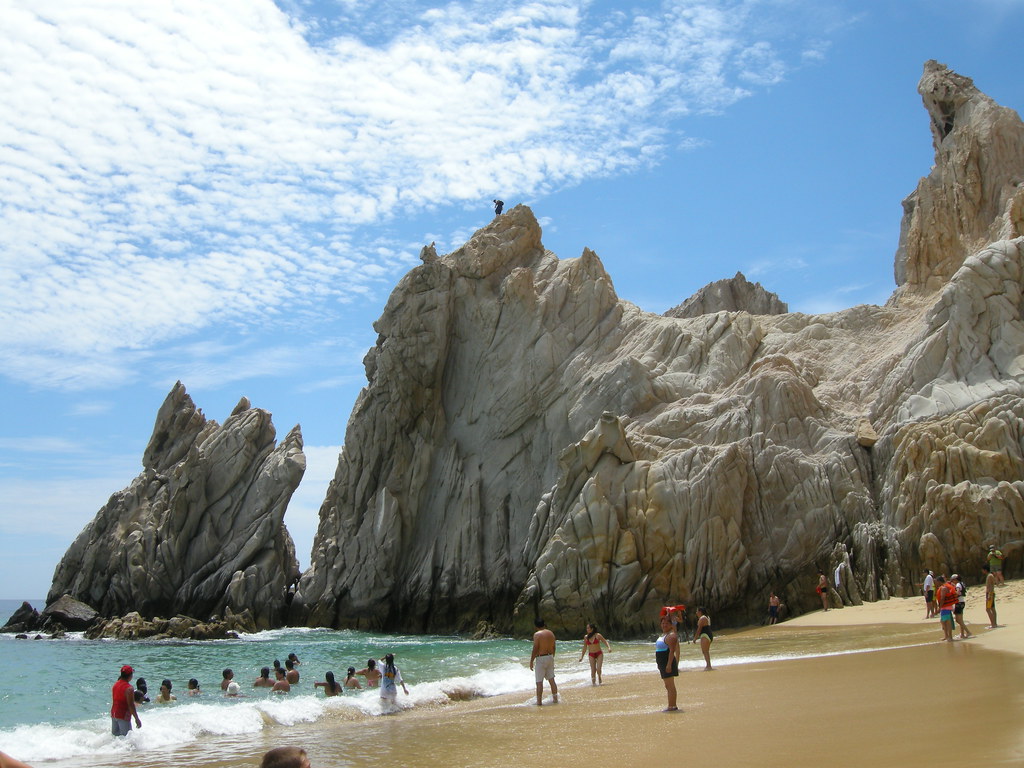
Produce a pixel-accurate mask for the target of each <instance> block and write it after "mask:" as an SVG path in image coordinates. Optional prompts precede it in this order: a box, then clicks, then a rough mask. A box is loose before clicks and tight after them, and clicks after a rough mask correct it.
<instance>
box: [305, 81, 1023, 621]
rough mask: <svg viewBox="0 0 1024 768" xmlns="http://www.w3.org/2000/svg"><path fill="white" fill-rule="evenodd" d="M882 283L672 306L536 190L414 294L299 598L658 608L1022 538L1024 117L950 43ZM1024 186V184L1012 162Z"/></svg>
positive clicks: (453, 609)
mask: <svg viewBox="0 0 1024 768" xmlns="http://www.w3.org/2000/svg"><path fill="white" fill-rule="evenodd" d="M920 89H921V92H922V96H923V98H924V101H925V106H926V108H927V109H928V112H929V115H930V116H931V118H932V129H933V133H934V136H935V139H936V166H935V168H934V169H933V170H932V172H931V174H930V176H929V177H928V178H927V179H925V180H923V181H922V182H921V185H919V187H918V190H917V192H915V193H914V194H913V195H911V197H910V198H908V201H907V203H906V204H905V208H906V215H905V217H904V221H903V229H902V236H901V242H900V245H899V251H898V253H897V259H896V273H897V282H898V286H899V287H898V288H897V291H896V293H895V294H894V296H893V298H892V300H891V301H890V302H889V303H888V304H887V306H885V307H875V306H859V307H854V308H852V309H849V310H846V311H843V312H837V313H832V314H828V315H819V316H810V315H803V314H795V313H785V314H767V313H764V312H763V311H762V310H761V309H760V308H757V311H758V314H756V315H754V314H751V313H750V309H749V308H748V309H746V310H740V311H735V310H733V309H729V310H724V309H723V310H721V311H709V310H712V309H713V307H710V306H705V307H704V308H703V309H702V312H701V313H700V314H697V315H696V316H688V317H665V316H657V315H652V314H649V313H646V312H643V311H641V310H640V309H638V308H637V307H635V306H633V305H632V304H630V303H628V302H626V301H622V300H620V299H619V298H618V297H617V296H616V295H615V291H614V289H613V287H612V283H611V280H610V279H609V277H608V275H607V274H606V273H605V271H604V268H603V267H602V265H601V262H600V260H599V259H598V257H597V256H596V255H595V254H594V253H593V252H592V251H590V250H584V251H583V254H582V256H580V258H578V259H570V260H559V259H558V258H556V257H555V256H554V255H553V254H552V253H550V252H548V251H546V250H545V249H544V247H543V245H542V244H541V233H540V228H539V227H538V225H537V222H536V220H535V219H534V217H533V215H532V213H531V212H530V211H529V209H527V208H525V207H522V206H517V207H516V208H514V209H513V210H511V211H509V212H507V213H506V214H504V215H502V216H498V217H496V218H495V219H494V221H493V222H492V223H491V224H489V225H488V226H487V227H485V228H484V229H482V230H480V231H479V232H477V233H476V234H475V235H474V236H473V237H472V239H470V241H469V242H468V243H466V245H464V246H463V247H462V248H460V249H458V250H456V251H455V252H453V253H450V254H446V255H443V256H437V254H436V253H435V252H434V249H433V248H427V249H424V255H423V259H422V260H423V264H422V265H420V266H417V267H416V268H414V269H413V270H412V271H410V272H409V273H408V274H407V275H406V276H405V277H404V278H403V279H402V280H401V282H400V283H399V284H398V286H397V287H396V288H395V290H394V292H393V293H392V295H391V297H390V299H389V301H388V304H387V306H386V307H385V309H384V312H383V314H382V316H381V318H380V319H379V320H378V321H377V323H376V324H375V329H376V330H377V332H378V334H379V337H378V341H377V344H376V346H375V347H374V348H373V349H371V350H370V351H369V353H368V354H367V355H366V358H365V361H364V362H365V367H366V375H367V379H368V383H367V386H366V388H365V389H364V390H363V391H362V393H361V394H360V396H359V399H358V401H357V402H356V405H355V408H354V410H353V412H352V415H351V418H350V420H349V423H348V426H347V429H346V435H345V447H344V451H343V453H342V455H341V457H340V460H339V464H338V468H337V471H336V474H335V477H334V480H333V482H332V484H331V486H330V488H329V490H328V494H327V498H326V499H325V501H324V504H323V506H322V508H321V511H320V525H319V529H318V532H317V535H316V539H315V541H314V546H313V552H312V558H311V560H312V563H311V567H310V569H309V570H308V571H307V572H306V573H305V574H304V575H303V578H302V580H301V583H300V586H299V590H298V593H297V595H296V598H295V600H294V602H293V604H292V613H291V618H292V620H293V621H295V622H299V623H307V624H310V625H326V626H334V627H343V626H350V627H368V628H402V629H405V630H407V631H416V630H452V629H455V630H472V628H474V627H476V626H477V625H478V622H479V621H481V620H482V621H486V622H488V623H489V624H491V625H493V626H496V627H497V628H499V629H501V630H505V631H507V630H517V631H524V630H527V629H528V628H529V627H530V626H531V625H532V620H533V617H534V615H536V614H542V615H544V616H545V617H546V619H547V621H548V624H549V626H552V627H553V628H555V629H556V630H571V631H577V630H578V629H579V628H580V627H581V626H583V623H584V622H585V621H588V620H594V621H596V622H597V623H598V624H599V625H601V626H602V627H606V628H607V629H608V630H609V631H611V632H614V633H616V634H619V635H622V634H629V633H639V632H647V631H649V630H650V629H651V619H652V616H655V615H656V611H657V608H658V607H659V606H661V605H664V604H674V603H677V602H684V603H687V604H704V605H706V606H708V608H709V610H710V611H711V612H712V614H713V615H715V617H716V622H718V623H720V624H721V623H726V624H728V623H739V622H745V621H750V620H756V619H759V618H760V617H761V616H762V615H763V612H764V606H765V605H766V604H767V597H768V593H769V590H774V591H776V592H777V593H778V594H779V595H780V596H781V597H782V598H783V601H784V602H785V603H786V604H787V606H788V607H789V608H790V609H791V610H793V611H795V612H798V613H799V612H800V611H802V610H808V609H811V608H814V607H816V605H817V596H816V595H815V594H814V590H813V587H814V584H815V583H816V573H817V571H818V569H821V570H823V571H825V572H826V573H827V574H829V578H830V579H831V574H832V573H833V571H834V569H835V568H836V566H837V565H841V566H842V568H841V573H842V574H843V579H844V583H843V586H842V589H841V591H840V592H837V593H835V594H834V595H833V599H834V600H836V601H838V600H840V599H842V600H843V601H846V602H856V601H859V600H860V599H862V598H863V599H878V598H880V597H885V596H887V595H888V594H890V593H898V594H904V595H907V594H916V592H917V590H918V587H917V582H919V579H920V577H919V574H920V572H921V569H922V568H924V567H928V568H932V569H934V570H936V571H945V572H947V573H948V572H950V571H952V570H957V571H959V572H960V573H961V574H965V575H967V576H968V577H969V578H970V577H971V575H972V574H976V573H977V572H978V565H979V564H980V562H981V555H982V552H983V548H984V547H985V546H986V545H987V544H989V543H998V544H1000V545H1001V546H1002V548H1003V551H1004V552H1005V553H1006V554H1007V560H1006V563H1005V568H1006V570H1007V571H1008V572H1009V573H1011V574H1018V573H1020V572H1021V570H1022V555H1024V399H1022V394H1024V393H1022V387H1024V317H1022V311H1024V238H1021V237H1020V235H1021V228H1020V222H1021V218H1022V217H1021V210H1022V204H1021V192H1020V187H1019V180H1020V179H1021V178H1022V177H1024V153H1022V152H1021V150H1020V148H1021V146H1024V126H1022V125H1021V122H1020V120H1019V118H1018V117H1017V116H1016V114H1015V113H1013V112H1012V111H1010V110H1007V109H1003V108H1000V107H997V106H995V105H994V104H993V103H992V102H991V101H990V100H989V99H987V97H985V96H983V95H982V94H980V93H979V92H978V91H977V90H976V89H974V87H973V85H972V84H971V83H970V81H969V80H967V79H966V78H962V77H960V76H958V75H956V74H954V73H952V72H949V70H947V69H945V68H944V67H941V66H940V65H938V64H935V63H934V62H929V63H928V64H927V65H926V68H925V75H924V77H923V78H922V81H921V88H920ZM1015 185H1017V186H1015Z"/></svg>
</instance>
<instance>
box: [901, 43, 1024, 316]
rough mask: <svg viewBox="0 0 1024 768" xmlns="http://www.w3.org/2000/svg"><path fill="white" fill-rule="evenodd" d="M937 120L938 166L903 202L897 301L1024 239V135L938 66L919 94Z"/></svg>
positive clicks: (1016, 123) (927, 73)
mask: <svg viewBox="0 0 1024 768" xmlns="http://www.w3.org/2000/svg"><path fill="white" fill-rule="evenodd" d="M917 90H918V92H919V93H920V94H921V98H922V99H923V101H924V106H925V109H927V110H928V115H929V117H930V118H931V129H932V143H933V144H934V146H935V166H934V167H933V168H932V171H931V173H930V174H928V176H927V177H926V178H924V179H921V182H920V183H919V184H918V185H917V189H916V190H915V191H914V192H913V193H912V194H911V195H910V196H909V197H907V199H906V200H904V201H903V210H904V216H903V223H902V226H901V231H900V244H899V250H898V251H897V252H896V269H895V272H896V284H897V285H898V286H900V291H899V292H898V293H897V296H900V295H903V294H915V293H932V292H934V291H937V290H940V289H941V288H942V286H943V285H945V283H946V281H948V280H949V279H950V277H952V276H953V273H955V272H956V271H957V270H958V269H959V268H960V265H961V264H963V262H964V259H965V258H967V256H969V255H971V254H972V253H974V252H976V251H977V250H979V249H980V248H982V247H983V246H984V245H986V244H987V243H990V242H993V241H996V240H1010V239H1013V238H1015V237H1020V236H1021V235H1024V133H1022V132H1021V129H1020V126H1021V122H1020V117H1019V116H1018V115H1017V113H1016V112H1014V111H1013V110H1012V109H1007V108H1006V107H1000V106H999V105H998V104H996V103H995V102H994V101H992V99H990V98H989V97H988V96H986V95H985V94H983V93H981V91H979V90H978V89H977V88H975V86H974V83H973V82H972V81H971V79H970V78H969V77H962V76H961V75H958V74H956V73H955V72H952V71H950V70H949V69H947V68H946V67H945V66H943V65H942V64H939V63H938V62H936V61H929V62H928V63H927V64H925V68H924V76H923V77H922V78H921V82H920V83H919V84H918V87H917Z"/></svg>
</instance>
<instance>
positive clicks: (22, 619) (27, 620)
mask: <svg viewBox="0 0 1024 768" xmlns="http://www.w3.org/2000/svg"><path fill="white" fill-rule="evenodd" d="M42 626H43V619H42V617H40V615H39V611H37V610H36V609H35V608H33V607H32V606H31V604H29V603H28V602H23V603H22V604H21V607H20V608H18V610H16V611H15V612H14V613H12V614H11V618H9V619H8V620H7V623H6V624H4V625H3V627H0V632H35V631H36V630H37V629H41V628H42Z"/></svg>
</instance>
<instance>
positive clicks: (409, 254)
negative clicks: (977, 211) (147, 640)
mask: <svg viewBox="0 0 1024 768" xmlns="http://www.w3.org/2000/svg"><path fill="white" fill-rule="evenodd" d="M0 14H2V17H3V19H4V23H3V25H0V402H2V403H3V406H2V414H3V415H2V419H0V598H5V599H33V600H39V599H41V598H43V597H44V596H45V594H46V592H47V590H48V589H49V585H50V581H51V579H52V576H53V570H54V568H55V567H56V565H57V563H58V561H59V560H60V558H61V556H62V555H63V553H64V552H65V550H66V549H67V547H68V546H69V545H70V543H71V542H72V541H73V540H74V538H75V536H77V535H78V533H79V532H80V531H81V530H82V528H84V527H85V525H86V524H87V523H88V522H89V521H90V520H92V518H93V517H94V515H95V514H96V512H97V510H98V509H99V508H100V507H101V506H102V505H103V504H104V503H105V502H106V500H107V498H108V497H109V496H110V495H111V494H112V493H114V492H116V491H119V490H121V489H122V488H125V487H126V486H128V485H129V484H130V483H131V481H132V480H133V479H134V477H135V476H136V475H137V474H138V473H139V472H140V471H141V460H142V454H143V451H144V450H145V447H146V444H147V442H148V440H149V437H150V435H151V433H152V429H153V422H154V419H155V417H156V413H157V410H158V408H159V407H160V404H161V403H162V402H163V400H164V398H165V397H166V395H167V393H168V392H169V391H170V390H171V388H172V386H173V385H174V383H175V382H176V381H178V380H180V381H182V382H183V383H184V385H185V387H186V389H187V390H188V392H189V394H190V395H191V396H192V398H193V400H194V401H195V403H196V405H197V406H198V407H200V408H201V409H202V410H203V412H204V413H205V414H206V415H207V416H208V417H209V418H213V419H216V420H218V421H221V422H222V421H223V420H224V419H226V418H227V416H228V415H229V414H230V412H231V410H232V408H233V407H234V405H235V404H236V403H237V402H238V400H239V399H240V398H241V397H242V396H246V397H248V398H250V400H251V401H252V404H253V405H254V406H255V407H259V408H264V409H266V410H268V411H270V412H271V413H272V414H273V417H274V424H275V426H276V428H277V432H278V435H279V436H280V437H282V438H283V436H284V435H285V434H286V433H287V432H288V430H289V429H291V427H292V426H294V425H295V424H301V427H302V433H303V437H304V440H305V453H306V456H307V462H308V467H307V471H306V476H305V478H304V479H303V482H302V484H301V485H300V487H299V489H298V491H297V492H296V494H295V496H294V497H293V500H292V503H291V505H290V506H289V509H288V512H287V514H286V516H285V523H286V525H287V526H288V528H289V530H290V532H291V533H292V536H293V538H294V539H295V542H296V548H297V550H298V555H299V559H300V563H301V565H302V567H303V568H305V567H307V566H308V563H309V552H310V547H311V545H312V539H313V534H314V532H315V529H316V524H317V514H318V509H319V506H320V503H321V501H322V500H323V497H324V495H325V492H326V487H327V483H328V481H329V479H330V477H331V476H332V475H333V473H334V469H335V466H336V464H337V458H338V454H339V452H340V450H341V445H342V442H343V439H344V430H345V424H346V422H347V420H348V416H349V413H350V412H351V409H352V406H353V404H354V402H355V399H356V396H357V395H358V393H359V390H360V388H361V387H362V386H363V385H364V384H365V382H366V379H365V375H364V372H363V366H362V357H363V355H364V354H365V352H366V350H367V349H369V348H370V347H371V346H372V345H373V344H374V342H375V339H376V334H375V333H374V331H373V328H372V323H373V321H374V320H376V319H377V317H379V315H380V313H381V310H382V309H383V306H384V303H385V302H386V300H387V297H388V294H389V293H390V291H391V289H392V288H393V287H394V285H395V284H396V283H397V281H398V280H399V279H400V278H401V276H402V275H403V274H405V273H406V272H407V271H408V270H409V269H410V268H412V267H414V266H416V264H418V263H419V261H418V254H419V250H420V248H421V247H422V246H423V245H425V244H427V243H430V242H432V241H435V242H436V243H437V250H438V252H439V253H446V252H449V251H451V250H454V249H455V248H457V247H458V246H459V245H461V244H462V243H463V242H464V241H465V240H466V239H468V237H469V236H470V235H471V234H472V233H473V232H474V231H475V230H476V229H478V228H480V227H482V226H484V225H486V224H487V223H488V222H489V221H490V220H491V218H492V216H493V210H492V205H491V200H492V199H493V198H501V199H503V200H504V201H505V204H506V207H511V206H513V205H516V204H518V203H524V204H527V205H529V206H530V207H531V208H532V210H533V212H534V214H535V215H536V216H537V218H538V220H539V221H540V223H541V225H542V227H543V232H544V234H543V241H544V244H545V246H546V247H547V248H548V249H550V250H552V251H554V252H555V253H556V254H557V255H558V256H559V257H560V258H575V257H577V256H579V255H580V253H581V252H582V250H583V249H584V248H585V247H588V248H591V249H593V250H594V251H595V252H596V253H597V254H598V255H599V257H600V258H601V260H602V262H603V263H604V265H605V269H606V270H607V271H608V273H609V275H610V276H611V278H612V281H613V283H614V285H615V288H616V290H617V292H618V294H619V296H620V297H621V298H623V299H626V300H628V301H631V302H633V303H635V304H637V305H638V306H639V307H641V308H642V309H645V310H648V311H651V312H658V313H660V312H664V311H665V310H666V309H668V308H670V307H672V306H675V305H677V304H679V303H681V302H682V301H683V300H685V299H686V298H687V297H689V296H690V295H692V294H693V293H694V292H696V291H697V290H698V289H700V288H701V287H702V286H704V285H706V284H707V283H709V282H712V281H714V280H719V279H722V278H726V277H732V276H733V275H734V274H736V272H743V274H744V275H746V276H747V278H748V279H751V280H756V281H758V282H760V283H761V284H762V285H764V286H765V287H766V288H768V289H769V290H771V291H774V292H776V293H777V294H779V296H780V298H781V299H782V300H783V301H785V302H787V303H788V304H789V307H790V309H791V310H793V311H799V312H807V313H821V312H832V311H837V310H840V309H844V308H847V307H850V306H854V305H857V304H864V303H873V304H880V303H884V302H885V301H886V299H887V298H888V297H889V295H890V294H891V293H892V291H893V290H894V288H895V284H894V281H893V255H894V253H895V250H896V245H897V238H898V234H899V224H900V217H901V215H902V208H901V205H900V203H901V200H902V199H903V198H904V197H906V196H907V195H908V194H909V193H910V192H912V191H913V189H914V187H915V186H916V184H917V181H918V179H919V178H920V177H922V176H924V175H926V174H927V173H928V171H929V169H930V166H931V164H932V160H933V149H932V145H931V134H930V132H929V128H928V117H927V114H926V113H925V111H924V109H923V107H922V106H921V100H920V97H919V96H918V94H917V92H916V87H917V82H918V80H919V78H920V76H921V72H922V67H923V64H924V62H925V61H926V60H928V59H937V60H939V61H941V62H943V63H945V64H947V65H948V66H950V67H951V68H953V69H954V70H956V71H957V72H959V73H960V74H962V75H966V76H968V77H971V78H973V79H974V81H975V84H976V85H977V86H978V87H979V88H980V89H981V90H982V91H983V92H984V93H986V94H988V95H989V96H991V97H992V98H993V99H995V100H996V101H997V102H998V103H1000V104H1002V105H1004V106H1008V107H1011V108H1013V109H1016V110H1018V111H1020V110H1021V109H1024V78H1022V77H1021V73H1022V72H1024V46H1021V45H1020V37H1019V32H1020V30H1021V29H1024V0H956V1H953V0H891V1H883V0H868V1H867V2H865V0H724V1H722V2H714V1H713V0H665V1H664V2H659V1H658V0H646V1H645V2H642V3H641V2H636V3H631V2H615V1H612V0H552V1H550V2H543V1H540V0H538V1H537V2H520V1H519V0H509V1H508V2H502V3H494V2H486V3H485V2H477V1H475V0H451V1H450V2H443V3H442V2H402V1H400V0H373V1H371V0H320V1H317V2H312V1H307V0H278V2H272V0H218V1H217V2H209V1H207V2H200V1H199V0H191V1H190V0H173V1H172V0H167V1H166V2H159V3H157V2H149V3H147V2H142V3H140V2H138V0H47V2H45V3H40V2H38V0H0Z"/></svg>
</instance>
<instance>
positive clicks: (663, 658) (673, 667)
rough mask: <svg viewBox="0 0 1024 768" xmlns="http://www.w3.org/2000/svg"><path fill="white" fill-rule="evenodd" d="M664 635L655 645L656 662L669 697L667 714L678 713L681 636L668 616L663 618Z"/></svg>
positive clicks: (662, 628) (662, 629)
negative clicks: (677, 697)
mask: <svg viewBox="0 0 1024 768" xmlns="http://www.w3.org/2000/svg"><path fill="white" fill-rule="evenodd" d="M661 631H662V635H661V637H659V638H658V639H657V640H656V641H655V643H654V661H655V663H656V664H657V665H658V672H659V673H660V674H661V681H662V682H663V683H664V684H665V693H666V694H667V695H668V707H667V708H666V709H665V711H666V712H676V711H678V710H679V707H677V706H676V678H677V677H678V676H679V636H678V635H677V634H676V630H675V627H673V626H672V621H671V620H670V619H669V617H668V616H662V617H661Z"/></svg>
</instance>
